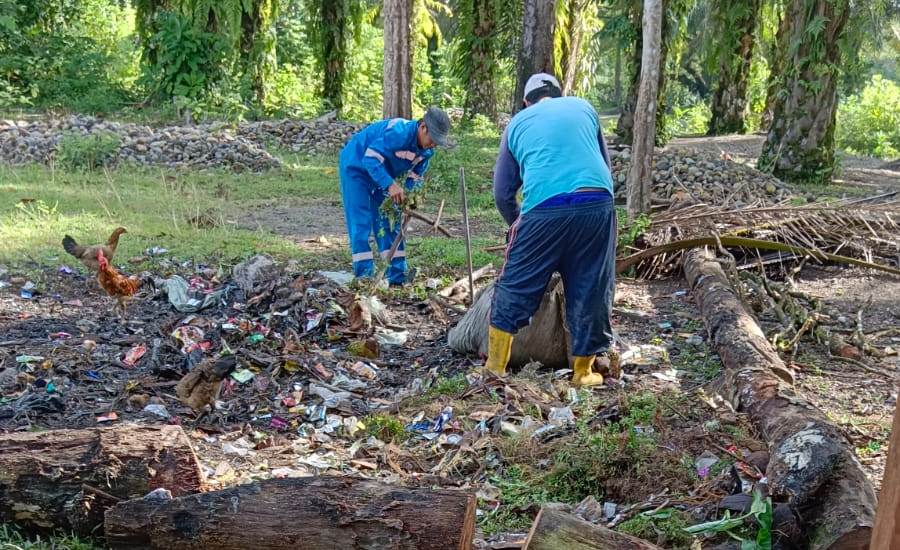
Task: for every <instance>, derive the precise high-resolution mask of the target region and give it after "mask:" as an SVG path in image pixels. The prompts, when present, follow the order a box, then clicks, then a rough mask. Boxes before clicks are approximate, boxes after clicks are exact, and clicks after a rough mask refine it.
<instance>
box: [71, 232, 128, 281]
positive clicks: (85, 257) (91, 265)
mask: <svg viewBox="0 0 900 550" xmlns="http://www.w3.org/2000/svg"><path fill="white" fill-rule="evenodd" d="M122 233H128V231H126V230H125V228H124V227H119V228H116V230H115V231H113V232H112V235H110V236H109V240H107V241H106V244H95V245H91V246H84V245H80V244H78V243H77V242H75V239H73V238H72V237H70V236H69V235H66V236H65V237H63V241H62V245H63V248H64V249H65V250H66V252H68V253H69V254H71V255H72V256H75V257H76V258H78V261H80V262H81V263H82V264H83V265H84V267H86V268H88V269H89V270H90V271H91V273H96V272H97V271H99V270H100V260H99V258H98V253H99V252H101V251H102V252H103V255H104V256H105V257H106V259H107V260H112V259H113V256H114V255H115V253H116V248H117V247H118V246H119V236H120V235H121V234H122Z"/></svg>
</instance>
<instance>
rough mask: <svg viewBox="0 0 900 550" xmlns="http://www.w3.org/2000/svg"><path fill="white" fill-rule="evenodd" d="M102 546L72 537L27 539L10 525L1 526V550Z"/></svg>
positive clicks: (95, 549) (79, 549)
mask: <svg viewBox="0 0 900 550" xmlns="http://www.w3.org/2000/svg"><path fill="white" fill-rule="evenodd" d="M101 548H103V547H102V546H99V545H96V544H95V543H93V542H91V541H90V540H87V539H83V538H79V537H75V536H72V535H54V536H49V537H48V536H36V537H26V536H24V535H23V534H22V533H20V532H19V531H18V530H17V529H15V528H14V527H12V526H10V525H0V550H100V549H101Z"/></svg>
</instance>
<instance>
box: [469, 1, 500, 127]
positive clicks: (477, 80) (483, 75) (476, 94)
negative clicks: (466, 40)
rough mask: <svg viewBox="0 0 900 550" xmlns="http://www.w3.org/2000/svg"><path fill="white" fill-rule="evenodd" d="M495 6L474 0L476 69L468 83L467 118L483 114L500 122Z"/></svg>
mask: <svg viewBox="0 0 900 550" xmlns="http://www.w3.org/2000/svg"><path fill="white" fill-rule="evenodd" d="M492 4H493V3H492V2H491V1H490V0H472V6H471V7H472V17H473V21H472V35H473V36H474V37H475V39H476V40H475V41H474V42H473V47H472V50H471V62H472V70H471V71H470V72H469V79H468V82H466V86H467V93H466V105H465V112H466V115H467V116H472V115H475V114H482V115H484V116H486V117H488V118H489V119H491V120H497V96H496V92H495V91H494V64H495V61H494V42H493V34H494V29H495V27H496V21H495V20H494V15H495V14H494V10H493V5H492Z"/></svg>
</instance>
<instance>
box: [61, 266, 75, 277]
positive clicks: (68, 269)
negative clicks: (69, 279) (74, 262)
mask: <svg viewBox="0 0 900 550" xmlns="http://www.w3.org/2000/svg"><path fill="white" fill-rule="evenodd" d="M59 272H60V273H62V274H63V275H71V274H73V273H75V272H74V271H73V270H72V268H71V267H69V266H67V265H61V266H59Z"/></svg>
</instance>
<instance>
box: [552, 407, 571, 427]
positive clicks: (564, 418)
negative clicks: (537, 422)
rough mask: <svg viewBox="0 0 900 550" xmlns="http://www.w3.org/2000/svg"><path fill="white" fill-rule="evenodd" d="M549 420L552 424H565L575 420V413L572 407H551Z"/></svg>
mask: <svg viewBox="0 0 900 550" xmlns="http://www.w3.org/2000/svg"><path fill="white" fill-rule="evenodd" d="M547 420H549V421H550V422H551V423H552V424H555V425H557V426H561V425H563V424H568V423H570V422H575V413H573V412H572V408H571V407H551V408H550V414H548V415H547Z"/></svg>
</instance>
